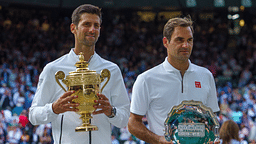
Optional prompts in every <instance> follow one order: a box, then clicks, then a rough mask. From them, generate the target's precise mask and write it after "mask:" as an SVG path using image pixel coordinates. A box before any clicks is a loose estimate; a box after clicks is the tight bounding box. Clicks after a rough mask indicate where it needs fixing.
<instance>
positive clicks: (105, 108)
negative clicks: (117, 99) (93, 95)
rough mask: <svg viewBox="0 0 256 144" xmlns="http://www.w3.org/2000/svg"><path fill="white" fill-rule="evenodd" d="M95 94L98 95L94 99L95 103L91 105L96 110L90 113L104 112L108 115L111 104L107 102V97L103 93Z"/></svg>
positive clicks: (110, 111) (110, 110)
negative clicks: (96, 98)
mask: <svg viewBox="0 0 256 144" xmlns="http://www.w3.org/2000/svg"><path fill="white" fill-rule="evenodd" d="M97 96H98V97H99V99H98V100H95V103H97V105H94V106H93V107H94V108H95V109H96V110H95V111H94V112H93V113H92V114H94V115H96V114H101V113H104V114H105V115H106V116H110V115H111V113H112V106H111V105H110V103H109V99H108V98H107V97H106V96H105V95H103V94H97ZM98 109H100V110H98Z"/></svg>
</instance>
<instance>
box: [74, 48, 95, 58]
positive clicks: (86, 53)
mask: <svg viewBox="0 0 256 144" xmlns="http://www.w3.org/2000/svg"><path fill="white" fill-rule="evenodd" d="M94 50H95V46H91V47H86V46H82V47H78V46H76V47H75V49H74V52H75V54H76V55H79V53H80V52H83V53H84V60H85V61H88V60H89V59H90V58H91V56H92V55H93V54H94Z"/></svg>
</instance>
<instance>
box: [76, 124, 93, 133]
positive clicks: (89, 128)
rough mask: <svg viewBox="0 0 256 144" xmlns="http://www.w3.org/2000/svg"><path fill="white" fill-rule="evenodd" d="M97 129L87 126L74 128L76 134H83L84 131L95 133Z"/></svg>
mask: <svg viewBox="0 0 256 144" xmlns="http://www.w3.org/2000/svg"><path fill="white" fill-rule="evenodd" d="M97 130H98V127H97V126H94V125H88V126H79V127H76V129H75V131H76V132H84V131H97Z"/></svg>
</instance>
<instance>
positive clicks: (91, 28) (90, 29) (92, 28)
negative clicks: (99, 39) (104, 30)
mask: <svg viewBox="0 0 256 144" xmlns="http://www.w3.org/2000/svg"><path fill="white" fill-rule="evenodd" d="M94 31H95V27H94V26H93V25H92V26H91V27H90V28H89V32H91V33H94Z"/></svg>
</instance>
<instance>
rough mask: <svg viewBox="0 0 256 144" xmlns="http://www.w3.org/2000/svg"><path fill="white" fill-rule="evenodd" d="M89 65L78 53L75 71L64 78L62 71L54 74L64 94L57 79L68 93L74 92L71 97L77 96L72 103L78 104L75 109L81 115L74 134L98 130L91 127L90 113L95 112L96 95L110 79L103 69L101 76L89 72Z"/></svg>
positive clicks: (93, 126)
mask: <svg viewBox="0 0 256 144" xmlns="http://www.w3.org/2000/svg"><path fill="white" fill-rule="evenodd" d="M88 65H89V63H88V62H87V61H84V56H83V53H82V52H80V53H79V61H78V62H76V64H75V66H76V71H72V72H69V75H68V76H67V77H66V79H64V78H65V73H64V72H63V71H58V72H56V74H55V79H56V81H57V83H58V84H59V85H60V87H61V88H62V89H63V90H64V91H65V92H66V91H67V90H66V89H65V88H64V87H63V86H62V85H61V83H60V82H59V79H61V80H62V82H63V83H64V84H65V85H66V86H67V87H68V91H75V93H73V94H72V95H71V96H73V95H77V96H78V98H76V99H73V100H72V102H74V103H79V106H78V107H77V108H78V109H79V111H78V112H77V113H78V114H80V115H81V117H80V119H82V122H83V123H82V125H81V126H79V127H76V129H75V131H76V132H82V131H94V130H98V127H97V126H95V125H91V121H90V120H91V118H92V116H91V113H92V112H93V111H94V110H95V108H94V107H93V105H95V104H96V103H95V102H94V101H95V100H98V96H97V94H98V93H101V92H102V90H103V88H104V87H105V86H106V84H107V83H108V81H109V79H110V71H109V70H108V69H103V70H102V71H101V74H98V73H96V71H93V70H89V68H88ZM105 78H107V81H106V82H105V84H104V85H103V87H102V88H101V89H100V83H101V82H103V81H104V80H105Z"/></svg>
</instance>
